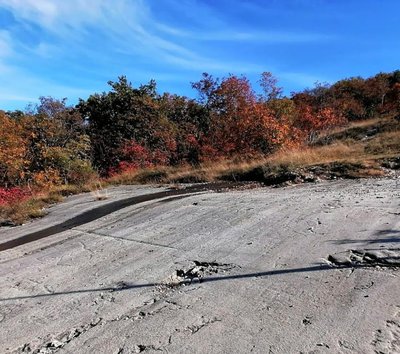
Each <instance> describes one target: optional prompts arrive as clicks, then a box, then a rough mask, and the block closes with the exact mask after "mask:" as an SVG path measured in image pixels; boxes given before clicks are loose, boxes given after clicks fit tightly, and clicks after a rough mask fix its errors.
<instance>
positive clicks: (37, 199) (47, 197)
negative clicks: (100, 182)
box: [0, 182, 94, 225]
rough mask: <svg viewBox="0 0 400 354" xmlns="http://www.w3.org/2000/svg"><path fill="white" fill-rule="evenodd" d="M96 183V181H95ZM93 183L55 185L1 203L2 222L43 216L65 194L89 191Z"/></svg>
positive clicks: (13, 222) (0, 215)
mask: <svg viewBox="0 0 400 354" xmlns="http://www.w3.org/2000/svg"><path fill="white" fill-rule="evenodd" d="M93 183H94V182H93ZM91 188H92V186H91V184H89V185H85V186H77V185H71V184H68V185H62V186H53V187H52V188H50V189H48V190H41V191H37V192H34V193H33V195H32V196H31V197H30V198H28V199H26V200H23V201H20V202H18V203H12V204H6V205H0V222H2V220H3V222H4V221H6V222H7V223H10V224H15V225H20V224H23V223H24V222H26V221H27V220H29V219H34V218H38V217H42V216H44V215H45V214H46V211H45V209H46V208H47V207H49V206H50V205H51V204H55V203H59V202H61V201H62V200H63V199H64V196H68V195H73V194H78V193H83V192H88V191H90V190H92V189H91Z"/></svg>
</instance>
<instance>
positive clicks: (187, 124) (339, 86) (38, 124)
mask: <svg viewBox="0 0 400 354" xmlns="http://www.w3.org/2000/svg"><path fill="white" fill-rule="evenodd" d="M259 84H260V87H261V93H256V91H255V90H254V89H253V87H252V85H251V84H250V82H249V80H248V79H247V78H246V77H244V76H240V77H238V76H233V75H231V76H228V77H225V78H222V79H218V78H214V77H213V76H211V75H209V74H203V76H202V78H201V80H199V81H198V82H195V83H192V87H193V88H194V89H195V90H197V92H198V98H197V99H196V100H194V99H190V98H187V97H182V96H178V95H174V94H169V93H164V94H162V95H161V94H159V93H158V92H157V90H156V83H155V81H150V82H149V83H148V84H146V85H141V86H140V87H138V88H134V87H132V85H131V84H130V83H129V82H128V81H127V79H126V77H124V76H122V77H120V78H119V79H118V81H116V82H109V85H110V87H111V89H110V91H109V92H103V93H101V94H93V95H91V96H90V97H89V98H88V99H87V100H80V102H79V104H78V105H76V106H75V107H71V106H68V105H67V104H66V100H65V99H63V100H57V99H53V98H51V97H41V98H40V102H39V104H38V105H37V106H35V107H30V108H29V109H27V110H26V111H25V112H21V111H8V112H4V111H0V128H1V129H0V186H3V187H8V188H10V187H15V186H24V185H31V186H39V187H45V186H48V185H54V184H63V183H73V184H79V183H86V182H87V181H88V180H90V179H91V178H93V177H94V176H95V175H96V174H97V173H99V174H100V175H102V176H107V175H111V174H115V173H119V172H121V171H126V170H132V169H133V170H134V169H137V168H143V167H152V166H156V165H180V164H191V165H196V164H199V163H201V162H203V161H209V160H217V159H221V158H237V157H240V158H251V157H256V156H259V155H265V154H270V153H272V152H274V151H276V150H277V149H280V148H293V147H298V146H301V145H302V144H306V143H307V142H310V141H312V140H313V139H315V137H316V136H317V134H318V132H320V131H322V130H326V129H329V128H332V127H335V126H339V125H343V124H346V123H347V122H348V121H354V120H362V119H367V118H370V117H373V116H376V115H382V114H399V112H400V71H395V72H392V73H380V74H378V75H376V76H374V77H371V78H368V79H363V78H360V77H356V78H350V79H345V80H341V81H338V82H336V83H335V84H333V85H325V84H316V86H315V87H314V88H312V89H306V90H304V91H302V92H298V93H293V94H292V95H291V96H290V97H284V96H283V95H282V89H281V88H279V87H278V86H277V81H276V79H275V78H274V77H273V76H272V75H271V73H268V72H266V73H263V74H262V75H261V78H260V80H259Z"/></svg>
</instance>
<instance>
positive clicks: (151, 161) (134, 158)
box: [110, 141, 175, 174]
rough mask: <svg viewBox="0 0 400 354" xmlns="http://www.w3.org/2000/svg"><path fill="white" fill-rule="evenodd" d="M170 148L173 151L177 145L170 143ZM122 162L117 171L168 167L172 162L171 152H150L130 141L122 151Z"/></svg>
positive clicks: (155, 150) (156, 150)
mask: <svg viewBox="0 0 400 354" xmlns="http://www.w3.org/2000/svg"><path fill="white" fill-rule="evenodd" d="M168 146H169V147H170V148H172V149H174V148H175V144H174V143H173V142H172V141H169V142H168ZM121 157H122V161H121V162H120V163H119V164H118V167H117V168H116V171H110V173H111V174H112V173H113V172H114V173H115V172H118V171H119V172H125V171H129V170H136V169H139V168H150V167H154V166H162V165H167V164H168V163H169V160H170V152H168V151H163V150H161V149H154V150H150V149H149V148H147V147H146V146H143V145H141V144H139V143H137V142H135V141H130V142H129V143H128V144H126V145H125V146H124V147H123V149H122V155H121Z"/></svg>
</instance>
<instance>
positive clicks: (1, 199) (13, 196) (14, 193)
mask: <svg viewBox="0 0 400 354" xmlns="http://www.w3.org/2000/svg"><path fill="white" fill-rule="evenodd" d="M31 194H32V193H31V191H29V190H28V189H23V188H19V187H13V188H0V205H5V204H12V203H16V202H22V201H23V200H25V199H27V198H29V196H30V195H31Z"/></svg>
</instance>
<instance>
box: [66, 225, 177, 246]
mask: <svg viewBox="0 0 400 354" xmlns="http://www.w3.org/2000/svg"><path fill="white" fill-rule="evenodd" d="M72 230H75V231H78V232H81V233H83V234H87V235H94V236H100V237H106V238H112V239H114V240H117V241H128V242H135V243H141V244H144V245H149V246H154V247H162V248H169V249H173V250H177V251H178V248H176V247H172V246H168V245H163V244H161V243H153V242H147V241H142V240H135V239H132V238H125V237H118V236H111V235H106V234H101V233H99V232H94V231H85V230H80V229H77V228H74V229H72Z"/></svg>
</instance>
